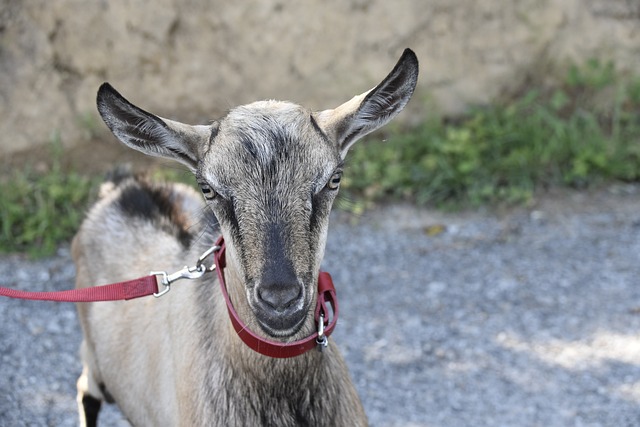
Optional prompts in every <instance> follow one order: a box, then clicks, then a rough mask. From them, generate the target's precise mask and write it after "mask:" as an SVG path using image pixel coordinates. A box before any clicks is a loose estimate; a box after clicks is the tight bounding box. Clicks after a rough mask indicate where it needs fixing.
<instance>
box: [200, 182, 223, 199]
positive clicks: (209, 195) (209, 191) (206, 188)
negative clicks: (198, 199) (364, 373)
mask: <svg viewBox="0 0 640 427" xmlns="http://www.w3.org/2000/svg"><path fill="white" fill-rule="evenodd" d="M199 185H200V191H202V195H203V196H204V198H205V199H207V200H213V199H215V198H216V197H217V196H218V193H216V192H215V190H214V189H213V188H211V186H210V185H209V184H205V183H202V182H201V183H199Z"/></svg>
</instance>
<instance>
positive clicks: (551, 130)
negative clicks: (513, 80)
mask: <svg viewBox="0 0 640 427" xmlns="http://www.w3.org/2000/svg"><path fill="white" fill-rule="evenodd" d="M638 179H640V78H637V77H624V76H617V75H616V74H615V73H614V71H613V65H612V64H601V63H600V62H598V61H590V62H588V63H587V64H585V65H584V66H582V67H571V69H570V70H569V72H568V73H567V76H566V78H565V79H564V82H563V83H562V84H561V85H558V86H556V87H542V86H538V87H536V86H530V87H528V88H527V89H526V90H525V91H523V92H522V93H521V94H520V95H518V96H515V97H513V98H512V99H510V100H508V101H505V102H501V103H497V104H495V105H492V106H488V107H484V108H474V109H472V110H471V111H470V112H469V113H468V114H467V115H466V116H464V117H462V118H459V119H457V120H455V121H447V120H445V119H431V120H427V121H425V122H424V123H423V124H421V125H420V126H418V127H417V128H414V129H409V130H403V131H393V132H391V133H390V134H388V135H387V138H386V140H385V141H380V140H369V141H367V142H366V143H365V144H363V145H362V146H360V147H357V149H355V150H352V152H351V153H350V154H349V157H348V174H347V177H346V179H345V189H346V190H347V191H348V192H350V193H351V194H352V195H353V196H352V197H355V198H357V199H363V198H364V200H383V199H390V198H391V199H406V200H411V201H414V202H417V203H419V204H434V205H439V206H455V207H460V206H477V205H482V204H493V203H515V204H519V203H526V202H527V201H529V200H531V199H532V197H533V196H534V194H535V193H536V192H537V191H539V190H541V189H544V188H548V187H552V186H569V187H577V188H584V187H586V186H589V185H592V184H594V183H601V182H606V181H615V180H620V181H638Z"/></svg>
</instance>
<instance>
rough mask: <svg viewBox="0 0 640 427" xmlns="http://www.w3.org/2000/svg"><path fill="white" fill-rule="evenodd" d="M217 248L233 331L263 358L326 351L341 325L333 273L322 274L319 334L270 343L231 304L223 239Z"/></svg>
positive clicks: (317, 306)
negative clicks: (249, 325) (263, 356)
mask: <svg viewBox="0 0 640 427" xmlns="http://www.w3.org/2000/svg"><path fill="white" fill-rule="evenodd" d="M216 246H217V247H219V248H220V249H218V250H217V251H216V252H215V254H214V259H215V263H216V270H217V272H218V281H219V282H220V289H221V290H222V295H223V296H224V300H225V302H226V303H227V309H228V311H229V317H230V319H231V323H232V324H233V328H234V329H235V331H236V333H237V334H238V336H239V337H240V339H242V341H243V342H244V343H245V344H246V345H247V346H249V347H250V348H251V349H252V350H254V351H256V352H258V353H260V354H263V355H265V356H269V357H276V358H287V357H295V356H300V355H301V354H303V353H306V352H307V351H309V350H311V349H312V348H314V347H318V348H319V349H320V350H322V348H323V347H326V346H327V337H328V336H329V335H331V333H332V332H333V330H334V328H335V326H336V322H337V321H338V300H337V298H336V289H335V287H334V286H333V281H332V280H331V276H330V275H329V273H326V272H324V271H321V272H320V273H319V275H318V301H317V305H316V310H315V319H316V325H318V332H315V333H314V334H313V335H311V336H308V337H307V338H304V339H301V340H299V341H294V342H289V343H284V342H278V341H269V340H266V339H264V338H262V337H259V336H258V335H256V334H254V333H253V332H251V331H250V330H249V329H248V328H247V326H246V325H245V324H244V323H243V322H242V320H240V317H238V313H236V310H235V309H234V308H233V305H232V304H231V299H230V298H229V293H228V292H227V285H226V283H225V280H224V271H223V270H224V268H225V267H226V259H225V249H226V248H225V244H224V238H223V237H220V238H219V239H218V241H217V242H216ZM327 303H329V304H330V305H331V308H332V311H333V316H332V318H331V321H330V322H329V310H327Z"/></svg>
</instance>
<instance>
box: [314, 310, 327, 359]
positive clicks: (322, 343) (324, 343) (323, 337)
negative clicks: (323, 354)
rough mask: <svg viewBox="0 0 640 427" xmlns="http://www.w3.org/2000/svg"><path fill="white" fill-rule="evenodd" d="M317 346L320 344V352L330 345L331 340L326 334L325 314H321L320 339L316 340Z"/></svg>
mask: <svg viewBox="0 0 640 427" xmlns="http://www.w3.org/2000/svg"><path fill="white" fill-rule="evenodd" d="M316 344H318V350H320V351H323V350H324V349H325V348H327V346H328V345H329V340H328V339H327V336H326V335H325V334H324V314H320V320H319V321H318V338H316Z"/></svg>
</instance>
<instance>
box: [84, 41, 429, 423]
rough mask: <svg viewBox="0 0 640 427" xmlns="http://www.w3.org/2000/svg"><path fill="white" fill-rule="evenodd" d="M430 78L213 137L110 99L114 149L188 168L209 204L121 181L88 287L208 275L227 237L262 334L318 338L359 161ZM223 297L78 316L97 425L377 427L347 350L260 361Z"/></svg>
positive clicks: (88, 269) (105, 202)
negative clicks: (204, 266) (323, 267)
mask: <svg viewBox="0 0 640 427" xmlns="http://www.w3.org/2000/svg"><path fill="white" fill-rule="evenodd" d="M417 77H418V62H417V59H416V57H415V54H414V53H413V52H412V51H410V50H409V49H407V50H406V51H405V52H404V54H403V55H402V57H401V58H400V60H399V61H398V64H397V65H396V66H395V68H394V69H393V71H392V72H391V73H390V74H389V75H388V76H387V77H386V78H385V79H384V80H383V81H382V82H381V83H380V84H379V85H378V86H376V87H375V88H373V89H372V90H370V91H368V92H365V93H363V94H362V95H358V96H356V97H354V98H353V99H352V100H350V101H348V102H346V103H344V104H342V105H340V106H339V107H337V108H335V109H332V110H325V111H321V112H312V111H309V110H307V109H305V108H303V107H301V106H298V105H295V104H292V103H288V102H277V101H262V102H255V103H252V104H249V105H245V106H241V107H237V108H235V109H233V110H231V111H230V112H229V113H228V114H227V116H226V117H224V118H222V119H220V120H218V121H215V122H213V123H212V124H210V125H207V126H190V125H186V124H182V123H178V122H175V121H171V120H167V119H162V118H160V117H158V116H155V115H153V114H150V113H148V112H146V111H144V110H142V109H140V108H138V107H136V106H134V105H133V104H131V103H130V102H129V101H127V100H126V99H124V98H123V97H122V96H121V95H120V94H118V93H117V92H116V91H115V90H114V89H113V88H112V87H111V86H109V85H108V84H104V85H103V86H102V87H101V88H100V90H99V92H98V99H97V102H98V110H99V111H100V114H101V116H102V118H103V119H104V121H105V122H106V124H107V125H108V126H109V128H110V129H111V131H112V132H113V133H114V135H115V136H116V137H117V138H118V139H119V140H120V141H121V142H123V143H124V144H126V145H128V146H129V147H131V148H134V149H136V150H138V151H141V152H143V153H146V154H149V155H154V156H162V157H166V158H170V159H174V160H177V161H179V162H181V163H183V164H184V165H186V166H187V167H188V168H189V169H190V170H191V171H192V172H193V173H194V174H195V176H196V179H197V181H198V183H199V185H200V187H201V190H202V192H203V194H204V196H205V202H204V203H203V202H202V196H201V195H200V194H198V193H197V192H196V191H195V190H192V189H190V188H188V187H187V186H183V185H176V184H154V183H151V182H148V181H146V180H145V179H141V178H136V177H133V176H129V175H127V174H115V175H114V176H112V177H111V179H109V180H108V181H107V182H106V183H105V184H103V187H102V191H101V197H100V199H99V200H98V202H97V203H96V205H95V206H94V207H93V208H92V209H91V210H90V212H89V214H88V216H87V218H86V220H85V221H84V223H83V224H82V226H81V228H80V230H79V232H78V234H77V235H76V237H75V239H74V241H73V247H72V251H73V257H74V260H75V263H76V267H77V287H78V288H84V287H89V286H95V285H99V284H107V283H113V282H118V281H124V280H129V279H132V278H136V277H140V276H144V275H147V274H148V273H149V271H152V270H158V269H160V270H166V271H168V272H172V271H176V270H178V269H180V268H181V267H183V266H184V265H187V264H188V265H193V264H194V263H195V260H196V259H197V258H198V256H199V255H200V254H201V253H202V252H203V251H204V250H205V249H207V248H208V247H210V246H211V245H212V244H213V242H214V241H215V239H216V238H217V237H218V236H219V235H220V234H222V235H223V236H224V238H225V241H226V245H227V268H226V269H225V277H226V281H227V287H228V289H229V293H230V296H231V299H232V301H233V304H234V306H235V307H236V310H237V311H238V313H239V315H240V317H241V318H242V320H243V321H244V322H245V323H246V324H247V325H248V327H249V328H250V329H251V330H252V331H254V332H255V333H258V334H260V335H262V336H264V337H265V338H268V339H271V340H280V341H294V340H297V339H301V338H303V337H306V336H308V335H311V334H312V333H313V332H314V328H315V324H314V316H313V312H314V307H315V302H316V301H315V299H316V292H315V288H316V281H317V274H318V270H319V268H320V262H321V260H322V258H323V254H324V247H325V241H326V236H327V227H328V219H329V211H330V210H331V205H332V203H333V200H334V198H335V196H336V193H337V187H338V184H339V180H340V176H341V175H342V168H343V161H344V157H345V155H346V153H347V150H348V149H349V148H350V147H351V145H352V144H353V143H354V142H355V141H356V140H357V139H359V138H360V137H362V136H363V135H365V134H367V133H369V132H372V131H374V130H375V129H377V128H379V127H380V126H382V125H384V124H386V123H387V122H388V121H389V120H391V119H392V118H393V117H395V116H396V115H397V114H398V113H399V112H400V111H401V110H402V109H403V108H404V106H405V105H406V103H407V102H408V101H409V98H410V97H411V95H412V93H413V91H414V88H415V85H416V81H417ZM216 282H217V279H216V278H215V274H207V275H205V276H203V277H202V278H201V279H197V280H193V281H181V282H178V283H175V284H174V285H173V287H172V289H171V292H170V293H168V294H167V295H165V296H163V297H161V298H157V299H156V298H153V297H147V298H141V299H137V300H132V301H126V302H108V303H107V302H103V303H91V304H79V306H78V311H79V314H80V320H81V324H82V328H83V332H84V341H83V343H82V348H81V354H82V360H83V365H84V369H83V373H82V375H81V377H80V378H79V380H78V404H79V410H80V422H81V424H82V425H95V424H96V422H97V416H98V411H99V409H100V405H101V402H102V401H103V400H106V401H108V402H113V401H115V402H117V404H118V406H119V407H120V409H121V410H122V412H123V413H124V415H125V416H126V417H127V418H128V419H129V420H130V422H131V423H132V424H133V425H137V426H165V425H166V426H205V425H206V426H233V425H237V426H257V425H266V426H267V425H268V426H304V425H309V426H362V425H366V423H367V420H366V416H365V414H364V411H363V408H362V405H361V403H360V399H359V398H358V395H357V393H356V391H355V388H354V386H353V383H352V382H351V379H350V376H349V373H348V370H347V367H346V366H345V363H344V360H343V358H342V356H341V355H340V352H339V351H338V349H337V348H336V346H335V344H334V343H333V342H331V343H330V344H329V347H328V348H327V350H326V351H325V352H322V353H321V352H318V351H311V352H308V353H305V354H304V355H302V356H298V357H295V358H290V359H273V358H269V357H266V356H262V355H260V354H258V353H255V352H253V351H252V350H251V349H249V348H248V347H247V346H245V344H243V343H242V342H241V341H240V339H239V338H238V336H237V335H236V333H235V332H234V330H233V328H232V326H231V322H230V320H229V318H228V314H227V311H226V307H225V304H224V300H223V298H222V295H221V293H220V289H219V287H218V285H217V283H216ZM344 285H346V284H344Z"/></svg>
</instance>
